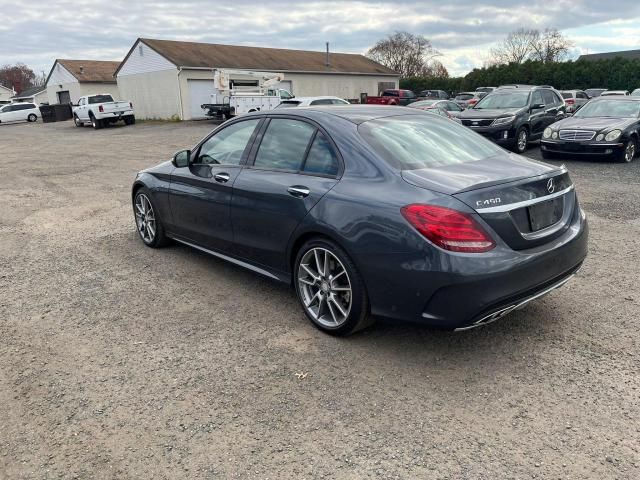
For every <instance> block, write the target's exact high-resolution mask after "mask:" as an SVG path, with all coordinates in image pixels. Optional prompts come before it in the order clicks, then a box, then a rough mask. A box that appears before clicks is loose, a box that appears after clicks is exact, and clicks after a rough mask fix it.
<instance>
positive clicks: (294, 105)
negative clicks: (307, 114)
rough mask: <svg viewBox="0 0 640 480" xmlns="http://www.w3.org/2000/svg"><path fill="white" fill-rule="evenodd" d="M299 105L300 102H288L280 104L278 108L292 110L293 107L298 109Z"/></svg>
mask: <svg viewBox="0 0 640 480" xmlns="http://www.w3.org/2000/svg"><path fill="white" fill-rule="evenodd" d="M298 105H300V102H299V101H297V100H290V101H286V102H280V104H279V105H278V106H277V107H276V108H291V107H297V106H298Z"/></svg>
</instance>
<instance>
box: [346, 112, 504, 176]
mask: <svg viewBox="0 0 640 480" xmlns="http://www.w3.org/2000/svg"><path fill="white" fill-rule="evenodd" d="M358 132H359V133H360V134H361V135H362V137H363V138H364V139H365V141H366V142H367V143H368V144H369V145H371V146H372V147H373V148H374V149H375V150H376V152H377V153H378V154H379V155H380V156H381V157H382V158H383V159H384V160H385V161H387V162H388V163H389V164H391V165H393V166H394V167H396V168H398V169H400V170H417V169H421V168H434V167H441V166H447V165H453V164H457V163H467V162H474V161H477V160H483V159H485V158H489V157H493V156H496V155H501V154H503V152H504V151H503V150H502V149H501V148H500V147H498V146H497V145H495V144H494V143H492V142H490V141H489V140H486V139H484V138H483V137H481V136H480V135H476V134H474V133H472V132H470V131H469V129H468V128H466V127H463V126H462V125H459V124H456V123H454V122H451V121H450V120H447V119H444V118H439V117H437V116H435V115H429V114H424V115H403V116H397V117H386V118H379V119H376V120H370V121H368V122H364V123H362V124H361V125H360V126H359V127H358Z"/></svg>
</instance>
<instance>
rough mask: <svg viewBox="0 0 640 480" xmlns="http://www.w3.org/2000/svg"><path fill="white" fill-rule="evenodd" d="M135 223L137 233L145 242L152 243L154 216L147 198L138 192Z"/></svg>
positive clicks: (154, 224)
mask: <svg viewBox="0 0 640 480" xmlns="http://www.w3.org/2000/svg"><path fill="white" fill-rule="evenodd" d="M135 206H136V225H137V227H138V233H139V234H140V237H141V238H142V240H143V241H144V242H145V243H152V242H153V240H154V239H155V238H156V216H155V213H154V211H153V207H152V206H151V202H150V201H149V198H148V197H147V196H146V195H145V194H144V193H140V194H138V195H137V196H136V202H135Z"/></svg>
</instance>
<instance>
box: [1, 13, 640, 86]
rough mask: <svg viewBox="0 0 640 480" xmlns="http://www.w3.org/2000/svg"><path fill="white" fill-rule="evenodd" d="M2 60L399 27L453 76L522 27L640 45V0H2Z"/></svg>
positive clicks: (588, 48) (347, 42)
mask: <svg viewBox="0 0 640 480" xmlns="http://www.w3.org/2000/svg"><path fill="white" fill-rule="evenodd" d="M0 11H1V12H2V19H1V20H0V64H6V63H15V62H23V63H26V64H27V65H29V66H30V67H31V68H32V69H33V70H35V71H37V72H40V71H45V72H46V73H48V72H49V69H50V68H51V65H52V64H53V60H54V59H55V58H71V59H83V60H84V59H95V60H121V59H122V58H123V57H124V55H125V54H126V53H127V51H128V49H129V48H130V47H131V45H132V44H133V42H134V40H135V39H136V38H137V37H150V38H162V39H172V40H190V41H201V42H211V43H228V44H236V45H255V46H265V47H280V48H292V49H303V50H323V49H324V43H325V42H326V41H328V42H331V49H332V50H333V51H340V52H354V53H364V52H366V51H367V49H368V48H369V47H370V46H371V45H373V44H374V43H375V42H376V40H378V39H380V38H382V37H384V36H385V35H387V34H389V33H391V32H393V31H394V30H407V31H409V32H412V33H416V34H422V35H425V36H426V37H427V38H429V39H430V40H431V41H432V43H433V45H434V47H435V48H437V49H438V50H439V51H440V52H442V54H443V55H442V57H441V61H442V62H443V63H444V65H445V66H446V67H447V68H448V69H449V72H450V74H452V75H460V74H464V73H466V72H468V71H469V70H471V69H472V68H473V67H476V66H481V65H482V63H483V61H484V60H485V59H486V58H487V54H488V50H489V48H490V47H491V45H492V44H493V43H495V42H496V41H499V40H500V39H501V38H503V37H504V36H505V35H506V34H507V33H508V32H509V31H512V30H515V29H517V28H521V27H527V28H539V29H544V28H545V27H556V28H558V29H560V30H562V31H563V32H564V33H565V35H567V36H569V37H570V38H571V39H572V40H573V41H574V42H575V44H576V48H575V52H574V54H575V55H576V56H577V55H578V54H580V53H585V52H588V53H596V52H603V51H611V50H628V49H633V48H640V1H638V0H615V1H609V2H606V1H605V2H603V1H602V0H597V1H596V0H554V1H550V0H546V1H541V0H527V1H525V0H501V1H500V0H499V1H490V0H487V1H483V2H482V3H478V2H476V1H471V0H448V1H442V0H438V1H425V0H420V1H388V2H381V1H366V0H361V1H331V2H321V1H315V2H314V1H310V2H300V1H284V0H283V1H280V0H276V1H268V0H266V1H265V0H263V1H254V0H233V1H224V2H220V1H211V0H210V1H205V0H192V1H184V2H180V1H172V0H164V1H154V0H110V1H91V0H47V1H46V2H45V1H33V0H22V1H18V0H0Z"/></svg>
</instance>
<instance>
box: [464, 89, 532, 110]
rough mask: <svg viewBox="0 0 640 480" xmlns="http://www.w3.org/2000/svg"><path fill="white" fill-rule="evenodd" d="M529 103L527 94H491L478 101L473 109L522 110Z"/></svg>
mask: <svg viewBox="0 0 640 480" xmlns="http://www.w3.org/2000/svg"><path fill="white" fill-rule="evenodd" d="M527 103H529V92H509V93H491V94H489V95H487V96H486V97H484V98H483V99H482V100H480V101H479V102H478V103H477V104H476V106H475V107H473V108H475V109H480V110H482V109H493V108H495V109H500V108H522V107H524V106H526V105H527Z"/></svg>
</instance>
